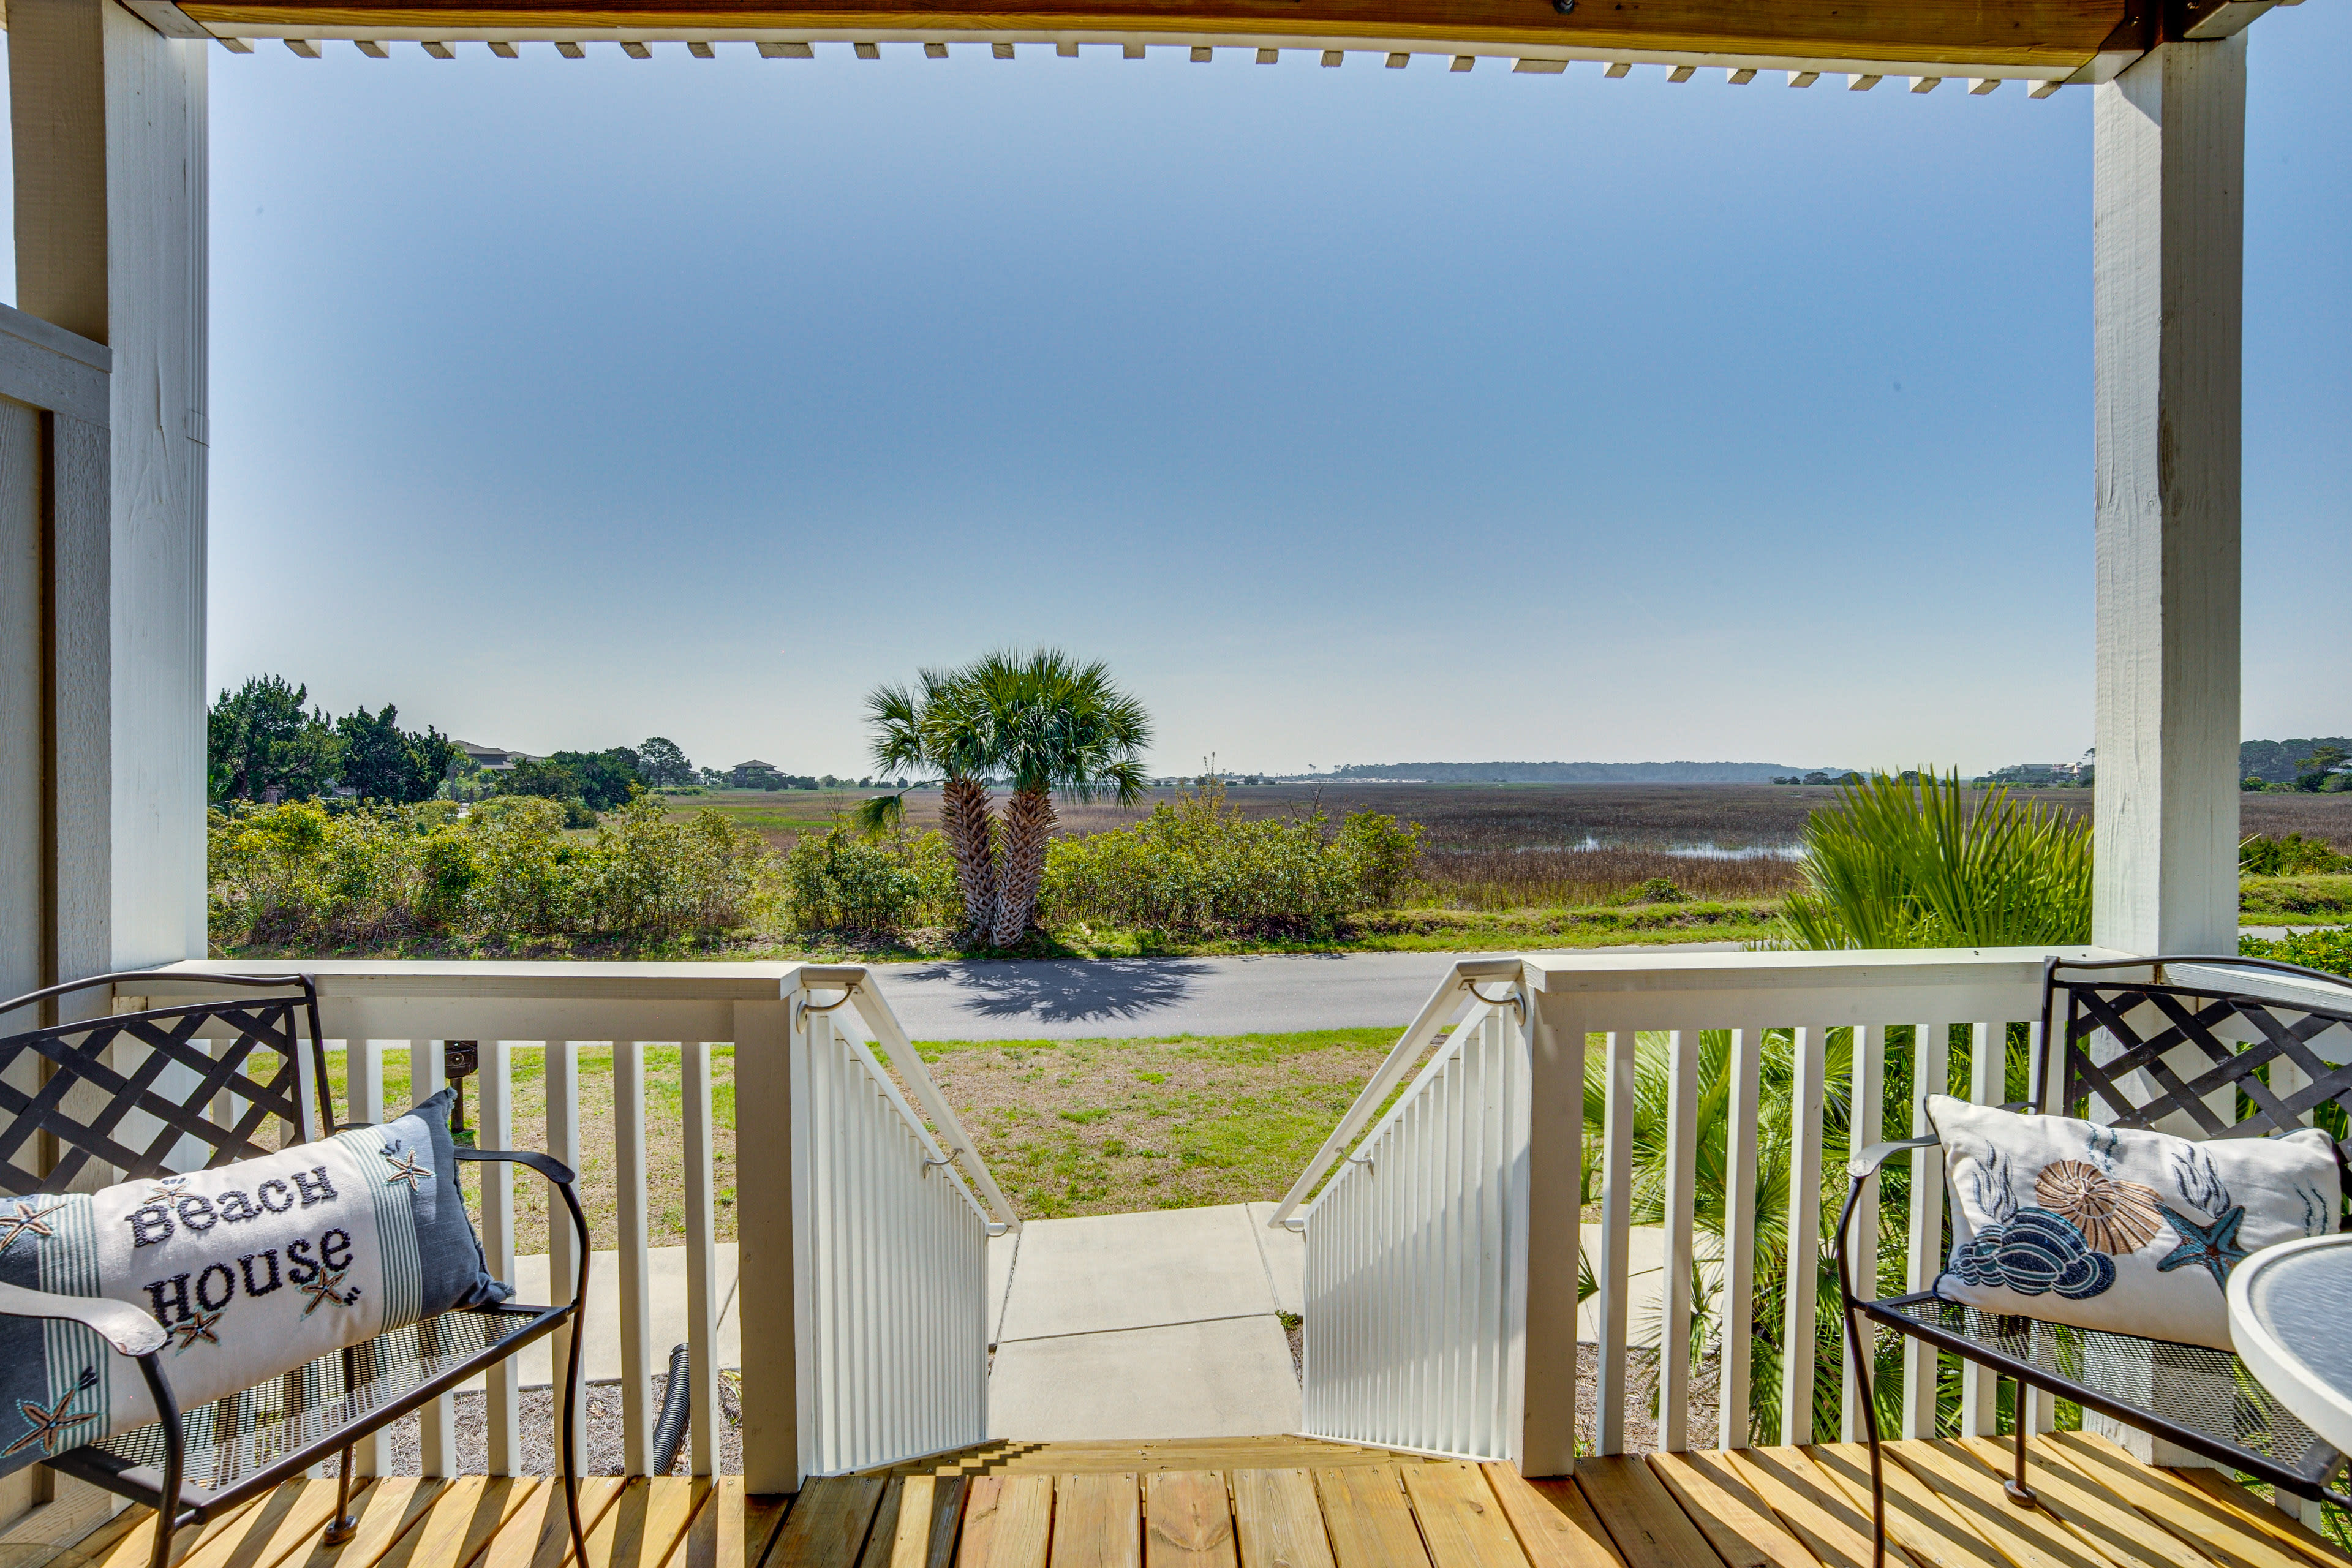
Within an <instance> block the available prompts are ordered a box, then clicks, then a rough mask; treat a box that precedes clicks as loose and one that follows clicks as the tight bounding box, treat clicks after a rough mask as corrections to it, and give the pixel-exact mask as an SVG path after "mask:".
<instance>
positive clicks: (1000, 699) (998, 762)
mask: <svg viewBox="0 0 2352 1568" xmlns="http://www.w3.org/2000/svg"><path fill="white" fill-rule="evenodd" d="M959 679H961V681H963V682H964V683H965V687H964V690H965V691H966V693H967V694H968V700H970V702H971V704H972V705H973V707H974V708H975V709H976V710H979V711H980V712H982V713H984V714H985V716H986V717H985V720H984V726H983V727H984V729H985V731H986V733H987V757H988V762H989V764H990V766H991V768H992V770H994V771H996V772H999V773H1003V774H1004V775H1006V776H1007V777H1008V778H1009V779H1010V780H1011V783H1012V784H1013V797H1012V799H1011V800H1009V801H1007V802H1006V803H1005V807H1004V832H1003V855H1002V856H1001V857H1000V858H999V861H998V868H997V883H996V900H995V925H994V929H993V931H992V933H991V936H992V942H993V943H994V945H995V946H998V947H1012V946H1014V945H1016V944H1017V943H1019V942H1020V941H1021V939H1022V938H1023V937H1024V935H1026V934H1027V932H1028V930H1029V921H1030V919H1031V917H1032V916H1033V915H1034V913H1035V911H1036V908H1037V892H1038V889H1040V888H1041V887H1042V886H1043V885H1044V883H1045V847H1046V845H1047V844H1048V843H1050V842H1051V841H1052V838H1053V836H1054V792H1055V791H1056V790H1059V791H1061V792H1063V793H1064V794H1066V795H1070V796H1072V797H1074V798H1076V799H1078V800H1091V799H1093V798H1094V797H1095V796H1096V795H1103V794H1108V795H1110V796H1111V797H1112V798H1113V799H1115V800H1117V801H1118V803H1119V805H1134V804H1135V803H1136V802H1137V801H1139V800H1140V799H1141V798H1142V796H1143V785H1144V777H1143V763H1142V761H1141V754H1142V752H1143V748H1144V747H1145V746H1146V745H1147V744H1149V743H1150V739H1151V721H1150V717H1149V716H1148V715H1147V714H1146V713H1145V712H1144V710H1143V704H1142V703H1140V702H1139V701H1137V700H1135V698H1133V697H1131V696H1129V694H1128V693H1126V692H1124V691H1121V690H1120V689H1118V687H1117V686H1115V685H1113V684H1112V682H1111V679H1110V669H1109V667H1108V666H1107V665H1105V664H1103V663H1101V662H1100V661H1099V660H1097V662H1095V663H1093V664H1087V665H1079V664H1076V663H1074V662H1073V661H1072V660H1071V659H1070V658H1069V656H1068V655H1066V654H1064V653H1062V652H1060V651H1059V650H1058V649H1053V648H1039V649H1037V650H1036V651H1035V652H1034V653H1029V654H1025V655H1024V654H1013V653H992V654H990V655H988V656H987V657H986V658H982V659H981V660H979V661H978V662H977V663H974V664H972V665H971V666H970V667H969V668H966V669H964V670H962V671H961V672H960V675H959Z"/></svg>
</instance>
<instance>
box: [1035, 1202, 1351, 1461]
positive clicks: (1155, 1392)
mask: <svg viewBox="0 0 2352 1568" xmlns="http://www.w3.org/2000/svg"><path fill="white" fill-rule="evenodd" d="M1273 1213H1274V1205H1272V1204H1249V1205H1241V1204H1233V1205H1225V1206H1223V1207H1220V1208H1199V1209H1167V1210H1160V1211H1157V1212H1153V1213H1147V1214H1117V1215H1095V1216H1093V1217H1090V1218H1087V1219H1049V1220H1033V1221H1031V1222H1030V1223H1029V1224H1028V1225H1026V1226H1024V1227H1022V1229H1021V1230H1020V1231H1019V1232H1018V1233H1016V1234H1015V1235H1012V1236H1006V1237H999V1238H998V1239H997V1240H996V1241H995V1242H994V1243H992V1246H991V1250H990V1256H989V1264H990V1273H991V1277H992V1278H991V1283H992V1288H993V1289H995V1290H997V1291H1000V1292H1001V1296H1000V1300H1001V1302H1002V1304H1001V1306H999V1307H998V1309H997V1320H996V1321H997V1328H996V1333H995V1337H996V1359H995V1363H994V1367H993V1370H992V1373H991V1374H990V1378H989V1389H988V1429H989V1432H990V1434H991V1435H992V1436H1020V1437H1043V1436H1052V1437H1053V1438H1054V1439H1055V1440H1057V1441H1060V1440H1068V1439H1081V1438H1087V1439H1092V1438H1115V1437H1227V1436H1233V1437H1242V1436H1262V1435H1265V1434H1268V1433H1276V1432H1295V1431H1297V1429H1298V1424H1299V1419H1300V1417H1299V1399H1298V1377H1297V1372H1296V1371H1295V1370H1294V1369H1293V1367H1292V1365H1291V1361H1290V1345H1289V1341H1288V1339H1287V1337H1286V1335H1285V1333H1284V1331H1283V1328H1282V1322H1281V1320H1280V1318H1279V1317H1278V1316H1277V1314H1278V1313H1281V1312H1296V1311H1297V1310H1299V1308H1300V1306H1301V1304H1302V1298H1303V1297H1304V1295H1305V1289H1306V1267H1307V1247H1306V1244H1305V1242H1304V1241H1302V1240H1301V1239H1300V1238H1299V1237H1297V1236H1296V1235H1294V1234H1292V1233H1290V1232H1288V1231H1273V1230H1269V1229H1267V1228H1266V1224H1265V1222H1266V1220H1267V1218H1268V1217H1269V1216H1270V1215H1272V1214H1273Z"/></svg>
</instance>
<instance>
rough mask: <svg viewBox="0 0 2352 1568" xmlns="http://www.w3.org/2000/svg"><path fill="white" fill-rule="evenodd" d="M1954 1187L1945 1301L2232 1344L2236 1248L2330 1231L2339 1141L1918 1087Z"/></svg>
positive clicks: (1939, 1287)
mask: <svg viewBox="0 0 2352 1568" xmlns="http://www.w3.org/2000/svg"><path fill="white" fill-rule="evenodd" d="M1927 1118H1928V1120H1929V1121H1932V1122H1934V1123H1935V1126H1936V1133H1937V1137H1939V1138H1940V1139H1942V1141H1943V1144H1944V1167H1945V1173H1946V1174H1947V1176H1948V1179H1949V1181H1950V1184H1951V1194H1952V1229H1953V1241H1952V1255H1951V1257H1950V1258H1949V1259H1948V1260H1947V1262H1946V1263H1945V1265H1944V1271H1943V1273H1941V1274H1939V1275H1937V1278H1936V1292H1935V1293H1936V1294H1937V1296H1938V1297H1940V1298H1941V1299H1942V1300H1947V1301H1957V1302H1958V1303H1960V1304H1961V1305H1963V1306H1969V1307H1976V1308H1979V1309H1981V1310H1984V1311H1988V1312H2002V1313H2009V1314H2013V1315H2015V1316H2018V1317H2026V1318H2040V1319H2042V1320H2043V1321H2048V1322H2056V1323H2071V1324H2073V1325H2074V1326H2075V1327H2077V1328H2084V1329H2105V1330H2106V1331H2109V1332H2112V1333H2119V1334H2137V1335H2139V1336H2141V1337H2142V1338H2145V1339H2151V1340H2175V1341H2180V1342H2187V1343H2189V1344H2200V1345H2210V1346H2212V1347H2213V1348H2214V1349H2216V1350H2224V1351H2226V1350H2229V1349H2230V1348H2231V1344H2230V1314H2229V1308H2228V1300H2227V1298H2226V1297H2225V1296H2224V1294H2223V1289H2224V1287H2225V1286H2226V1285H2227V1284H2228V1283H2229V1279H2230V1270H2231V1269H2232V1268H2236V1267H2237V1265H2238V1263H2239V1261H2240V1260H2241V1259H2242V1258H2245V1257H2246V1256H2247V1255H2248V1254H2250V1253H2254V1252H2259V1251H2261V1250H2262V1249H2263V1247H2274V1246H2276V1245H2277V1244H2278V1243H2280V1242H2282V1241H2294V1240H2296V1239H2297V1238H2299V1237H2306V1236H2319V1235H2322V1234H2324V1233H2326V1232H2328V1231H2332V1230H2334V1229H2336V1224H2337V1220H2338V1218H2339V1216H2340V1215H2341V1213H2342V1210H2343V1206H2344V1205H2343V1198H2344V1188H2343V1178H2342V1173H2341V1168H2340V1167H2339V1166H2338V1165H2337V1163H2336V1145H2335V1143H2334V1142H2333V1141H2332V1140H2331V1139H2330V1138H2329V1137H2328V1136H2327V1134H2326V1133H2325V1132H2322V1131H2317V1130H2316V1129H2312V1128H2305V1129H2304V1130H2303V1131H2298V1132H2292V1133H2289V1134H2287V1135H2285V1136H2284V1137H2279V1138H2222V1139H2215V1140H2211V1141H2208V1142H2190V1141H2189V1139H2186V1138H2176V1137H2174V1136H2173V1135H2172V1134H2170V1133H2168V1132H2138V1131H2127V1130H2125V1129H2122V1128H2115V1127H2102V1126H2100V1125H2098V1124H2097V1123H2095V1122H2090V1121H2074V1119H2072V1118H2071V1117H2064V1116H2026V1115H2021V1114H2019V1113H2018V1112H2016V1111H2013V1110H2000V1109H1999V1108H1998V1107H1993V1106H1982V1105H1970V1104H1969V1103H1968V1102H1967V1101H1965V1100H1954V1099H1951V1098H1950V1097H1948V1096H1946V1095H1940V1094H1934V1095H1929V1096H1928V1097H1927Z"/></svg>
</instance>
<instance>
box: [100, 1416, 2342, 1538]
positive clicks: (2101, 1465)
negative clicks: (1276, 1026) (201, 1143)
mask: <svg viewBox="0 0 2352 1568" xmlns="http://www.w3.org/2000/svg"><path fill="white" fill-rule="evenodd" d="M1887 1453H1888V1456H1889V1458H1890V1460H1891V1463H1890V1465H1889V1467H1888V1478H1889V1492H1888V1503H1889V1508H1888V1512H1889V1518H1890V1521H1891V1522H1892V1525H1893V1534H1894V1542H1895V1544H1894V1547H1893V1549H1892V1550H1890V1552H1889V1553H1888V1558H1887V1562H1888V1563H1889V1565H1890V1568H2352V1558H2347V1556H2346V1555H2345V1554H2344V1553H2342V1552H2339V1551H2337V1550H2336V1547H2335V1546H2334V1545H2332V1544H2331V1543H2330V1542H2326V1540H2324V1539H2322V1538H2321V1537H2319V1536H2317V1535H2315V1534H2314V1533H2312V1532H2311V1531H2307V1530H2305V1528H2304V1527H2303V1526H2302V1525H2300V1524H2298V1523H2296V1522H2294V1521H2292V1520H2290V1519H2288V1518H2287V1517H2286V1516H2285V1515H2284V1514H2282V1513H2279V1512H2278V1511H2277V1510H2273V1509H2272V1508H2271V1507H2270V1506H2269V1505H2268V1504H2266V1503H2264V1502H2263V1501H2262V1500H2260V1499H2259V1498H2257V1497H2255V1496H2254V1495H2253V1494H2252V1493H2249V1492H2247V1491H2245V1490H2243V1489H2240V1488H2238V1487H2236V1486H2234V1485H2231V1483H2229V1482H2227V1481H2224V1480H2221V1479H2219V1478H2218V1477H2216V1476H2214V1475H2212V1474H2211V1473H2210V1472H2200V1471H2171V1470H2162V1469H2151V1468H2147V1467H2145V1466H2142V1465H2140V1464H2138V1463H2137V1462H2136V1461H2134V1460H2132V1459H2131V1458H2127V1457H2126V1456H2125V1455H2124V1453H2123V1452H2122V1451H2121V1450H2120V1449H2118V1448H2116V1447H2113V1446H2112V1445H2110V1444H2107V1443H2105V1442H2104V1441H2102V1440H2100V1439H2098V1438H2095V1437H2086V1436H2079V1435H2065V1436H2054V1437H2046V1438H2038V1439H2036V1440H2035V1447H2034V1466H2033V1475H2034V1479H2035V1484H2036V1486H2037V1487H2038V1488H2039V1489H2040V1491H2041V1496H2042V1506H2041V1507H2039V1508H2037V1509H2032V1510H2027V1509H2021V1508H2018V1507H2016V1506H2015V1505H2013V1504H2011V1503H2010V1502H2009V1501H2008V1500H2006V1499H2005V1498H2004V1497H2003V1496H2002V1495H2001V1490H2000V1480H2001V1477H2002V1476H2003V1474H2005V1473H2006V1469H2005V1467H2006V1464H2007V1460H2008V1458H2009V1450H2008V1448H2007V1447H2006V1445H2004V1444H2001V1443H1995V1442H1990V1441H1986V1440H1971V1441H1960V1442H1937V1443H1926V1442H1913V1443H1893V1444H1889V1445H1888V1446H1887ZM1866 1463H1867V1461H1866V1458H1865V1456H1864V1452H1863V1450H1862V1449H1861V1448H1860V1447H1853V1446H1845V1445H1824V1446H1821V1447H1809V1448H1752V1449H1744V1450H1740V1451H1738V1452H1735V1453H1731V1454H1722V1453H1717V1452H1713V1451H1702V1452H1697V1453H1690V1454H1676V1455H1650V1456H1647V1457H1645V1458H1615V1459H1591V1460H1586V1461H1584V1462H1583V1463H1581V1464H1580V1466H1579V1468H1578V1469H1577V1473H1576V1476H1575V1477H1574V1479H1568V1480H1546V1481H1534V1482H1529V1481H1526V1480H1523V1479H1520V1478H1519V1476H1518V1475H1517V1472H1516V1471H1514V1470H1512V1469H1510V1468H1508V1467H1507V1466H1501V1465H1470V1464H1462V1463H1456V1462H1450V1461H1440V1460H1425V1459H1420V1458H1412V1457H1410V1456H1404V1455H1399V1454H1395V1453H1391V1452H1388V1451H1385V1450H1381V1449H1374V1448H1357V1447H1345V1446H1342V1445H1337V1444H1321V1443H1313V1442H1308V1441H1305V1440H1301V1439H1297V1438H1234V1439H1216V1440H1204V1441H1200V1442H1191V1443H1131V1444H1113V1443H1081V1444H1071V1443H1044V1444H1032V1443H1001V1444H992V1445H990V1446H987V1447H981V1448H975V1449H971V1450H967V1451H962V1452H959V1453H956V1454H951V1455H947V1456H943V1457H940V1458H937V1459H933V1460H929V1461H925V1462H922V1463H920V1464H916V1465H908V1466H901V1467H898V1468H893V1469H889V1470H883V1471H877V1472H874V1473H871V1474H866V1475H858V1476H836V1477H828V1478H825V1479H820V1480H814V1481H811V1482H810V1483H809V1485H808V1487H807V1488H806V1489H805V1490H803V1492H802V1494H801V1495H800V1497H799V1499H798V1500H796V1501H795V1502H794V1503H793V1506H792V1508H791V1510H790V1512H789V1513H786V1512H785V1511H784V1510H783V1509H782V1506H781V1505H780V1504H779V1503H778V1502H777V1501H775V1500H766V1499H747V1498H746V1497H745V1496H744V1495H743V1492H742V1488H741V1485H740V1482H739V1481H737V1480H735V1479H732V1478H729V1479H724V1480H721V1481H719V1482H718V1483H716V1484H713V1483H711V1482H709V1481H694V1480H686V1479H660V1480H652V1481H647V1480H644V1479H638V1480H634V1481H630V1482H627V1483H623V1482H622V1481H620V1480H618V1479H613V1478H608V1477H600V1478H596V1479H591V1480H588V1481H585V1482H583V1483H582V1505H583V1514H584V1515H585V1516H586V1517H587V1519H588V1521H589V1531H590V1541H589V1556H590V1558H591V1562H590V1563H589V1565H588V1568H1474V1565H1475V1568H1869V1563H1870V1543H1869V1533H1868V1515H1867V1511H1866V1510H1867V1506H1868V1499H1869V1490H1868V1471H1867V1468H1866ZM561 1496H562V1494H561V1492H560V1490H559V1489H556V1488H554V1487H552V1486H551V1485H549V1484H548V1483H547V1482H546V1481H545V1480H543V1479H530V1478H521V1479H486V1478H484V1477H480V1476H469V1477H466V1478H463V1479H457V1480H453V1481H437V1480H436V1481H419V1480H417V1479H414V1478H401V1479H384V1480H379V1481H376V1482H374V1483H373V1484H372V1485H371V1486H369V1487H368V1488H367V1489H365V1490H364V1491H363V1492H362V1493H361V1494H360V1502H361V1505H362V1511H361V1529H360V1533H359V1536H358V1538H357V1539H355V1540H354V1541H352V1542H351V1543H350V1544H349V1545H346V1546H344V1547H341V1548H340V1549H337V1548H332V1547H326V1546H322V1545H320V1543H319V1539H318V1537H319V1531H320V1528H321V1526H323V1525H324V1523H325V1522H326V1519H327V1516H328V1513H329V1512H330V1511H331V1509H332V1508H333V1505H334V1484H333V1483H332V1482H331V1481H316V1480H311V1481H294V1482H289V1483H288V1484H287V1485H285V1486H283V1487H280V1488H278V1490H276V1491H275V1492H273V1493H271V1494H270V1495H269V1496H268V1497H266V1498H264V1499H261V1500H259V1501H257V1502H256V1503H253V1504H250V1505H248V1506H247V1507H246V1508H245V1509H243V1510H239V1511H238V1512H236V1513H235V1514H233V1515H231V1516H229V1517H228V1518H226V1519H223V1520H220V1521H215V1523H214V1524H212V1525H211V1526H210V1527H208V1528H207V1529H205V1531H203V1532H202V1533H201V1535H198V1534H196V1532H193V1531H192V1532H189V1538H184V1542H185V1543H184V1547H183V1549H182V1551H181V1552H179V1554H178V1562H179V1563H180V1564H181V1568H565V1564H566V1563H567V1561H568V1559H569V1558H570V1555H571V1553H570V1549H569V1542H568V1541H567V1540H566V1537H565V1532H564V1531H563V1527H562V1506H561ZM780 1520H781V1521H782V1522H781V1528H780V1527H779V1521H780ZM152 1529H153V1525H152V1520H151V1518H150V1516H148V1515H147V1514H146V1512H145V1510H133V1511H132V1512H131V1513H128V1514H125V1515H123V1516H122V1517H121V1518H119V1519H117V1520H116V1521H113V1522H112V1523H110V1524H109V1525H107V1526H105V1527H104V1528H103V1529H101V1530H100V1531H97V1532H96V1533H95V1534H93V1535H91V1536H90V1537H89V1539H88V1540H87V1541H85V1542H83V1543H82V1546H81V1550H82V1551H83V1552H87V1553H89V1555H90V1557H91V1558H92V1560H93V1561H92V1563H91V1564H90V1568H144V1564H145V1563H146V1561H147V1552H148V1547H149V1543H150V1542H151V1541H152V1534H151V1531H152Z"/></svg>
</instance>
